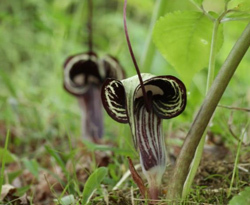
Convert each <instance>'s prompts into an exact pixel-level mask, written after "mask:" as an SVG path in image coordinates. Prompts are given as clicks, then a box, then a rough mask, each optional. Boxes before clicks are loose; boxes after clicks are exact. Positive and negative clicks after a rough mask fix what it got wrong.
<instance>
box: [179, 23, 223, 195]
mask: <svg viewBox="0 0 250 205" xmlns="http://www.w3.org/2000/svg"><path fill="white" fill-rule="evenodd" d="M219 25H220V19H217V20H216V21H215V22H214V27H213V34H212V40H211V49H210V56H209V63H208V76H207V87H206V95H207V93H208V90H209V89H210V87H211V85H212V83H213V81H214V70H215V59H216V54H217V52H216V46H217V36H218V29H219ZM206 134H207V129H206V130H205V132H204V134H203V135H202V138H201V141H200V143H199V146H198V147H197V149H196V152H195V155H194V159H193V161H192V164H191V166H190V171H189V173H188V176H187V179H186V181H185V184H184V188H183V193H182V197H183V198H185V197H186V196H187V195H188V193H189V192H190V187H191V185H192V183H193V180H194V177H195V174H196V172H197V169H198V167H199V164H200V161H201V157H202V153H203V149H204V145H205V141H206Z"/></svg>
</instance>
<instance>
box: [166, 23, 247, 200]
mask: <svg viewBox="0 0 250 205" xmlns="http://www.w3.org/2000/svg"><path fill="white" fill-rule="evenodd" d="M249 46H250V23H249V24H248V25H247V27H246V28H245V30H244V31H243V33H242V35H241V36H240V38H239V39H238V41H237V42H236V44H235V45H234V47H233V48H232V50H231V52H230V54H229V55H228V57H227V59H226V61H225V62H224V64H223V65H222V67H221V69H220V71H219V73H218V75H217V77H216V79H215V80H214V82H213V84H212V86H211V88H210V90H209V91H208V94H207V96H206V98H205V100H204V102H203V104H202V106H201V108H200V110H199V112H198V114H197V116H196V118H195V120H194V122H193V124H192V126H191V128H190V130H189V132H188V134H187V136H186V139H185V141H184V144H183V146H182V149H181V152H180V154H179V157H178V159H177V161H176V165H175V168H174V172H173V177H172V178H171V181H170V183H169V190H168V195H167V198H168V199H178V198H181V195H182V191H183V185H184V183H185V180H186V178H187V175H188V172H189V169H188V168H189V166H190V164H191V162H192V160H193V157H194V155H195V151H196V148H197V146H198V144H199V142H200V140H201V138H202V135H203V133H204V131H205V129H206V127H207V125H208V123H209V121H210V119H211V117H212V115H213V113H214V111H215V109H216V107H217V105H218V103H219V101H220V99H221V97H222V95H223V93H224V91H225V89H226V87H227V85H228V83H229V81H230V79H231V78H232V76H233V74H234V72H235V70H236V69H237V67H238V65H239V63H240V62H241V60H242V58H243V56H244V55H245V53H246V52H247V50H248V48H249Z"/></svg>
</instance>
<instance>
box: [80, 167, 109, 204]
mask: <svg viewBox="0 0 250 205" xmlns="http://www.w3.org/2000/svg"><path fill="white" fill-rule="evenodd" d="M107 173H108V169H107V168H106V167H99V168H98V169H96V170H95V171H94V172H93V173H92V174H91V175H90V176H89V178H88V180H87V181H86V183H85V185H84V189H83V193H82V204H87V203H88V201H89V199H90V197H91V196H92V194H93V192H94V191H95V189H96V188H97V187H98V186H99V185H100V184H101V182H102V180H103V179H104V177H105V176H106V175H107Z"/></svg>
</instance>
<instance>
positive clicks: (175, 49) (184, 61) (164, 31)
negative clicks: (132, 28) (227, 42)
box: [153, 11, 223, 85]
mask: <svg viewBox="0 0 250 205" xmlns="http://www.w3.org/2000/svg"><path fill="white" fill-rule="evenodd" d="M212 31H213V22H212V21H210V20H209V19H208V18H207V17H206V16H205V15H204V14H203V13H201V12H193V11H184V12H174V13H169V14H167V15H166V16H164V17H162V18H160V19H159V20H158V21H157V23H156V25H155V28H154V32H153V39H154V43H155V45H156V47H157V48H158V50H159V51H160V53H161V54H162V55H163V57H164V58H165V59H166V60H167V61H168V62H169V63H170V64H172V65H173V67H175V69H176V70H177V72H178V73H179V75H180V77H181V78H182V79H183V81H184V82H185V84H187V85H189V84H190V82H191V80H192V78H193V76H194V74H195V73H196V72H198V71H200V70H201V69H203V68H204V67H206V66H207V64H208V60H209V52H210V45H211V37H212ZM222 42H223V33H222V29H220V30H219V32H218V44H217V51H218V50H219V49H220V47H221V46H222Z"/></svg>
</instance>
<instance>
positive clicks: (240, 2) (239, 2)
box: [228, 0, 250, 11]
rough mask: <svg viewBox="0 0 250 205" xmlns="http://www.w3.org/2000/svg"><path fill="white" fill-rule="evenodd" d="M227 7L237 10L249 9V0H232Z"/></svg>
mask: <svg viewBox="0 0 250 205" xmlns="http://www.w3.org/2000/svg"><path fill="white" fill-rule="evenodd" d="M228 8H229V9H233V10H237V11H250V1H249V0H247V1H244V0H234V1H231V2H230V3H229V5H228Z"/></svg>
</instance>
